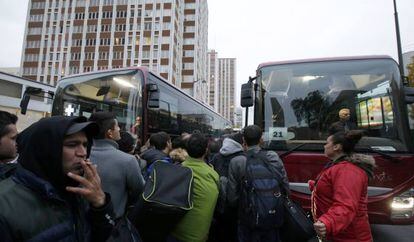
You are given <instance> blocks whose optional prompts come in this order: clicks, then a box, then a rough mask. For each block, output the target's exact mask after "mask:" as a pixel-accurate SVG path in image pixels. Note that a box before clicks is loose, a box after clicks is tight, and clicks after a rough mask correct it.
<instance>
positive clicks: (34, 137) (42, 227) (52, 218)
mask: <svg viewBox="0 0 414 242" xmlns="http://www.w3.org/2000/svg"><path fill="white" fill-rule="evenodd" d="M85 121H86V118H84V117H61V116H56V117H51V118H45V119H42V120H40V121H38V122H36V123H34V124H32V125H31V126H30V127H28V128H27V129H26V130H24V131H23V132H22V133H21V134H20V135H19V138H18V145H19V160H18V163H19V166H18V168H17V170H16V173H15V174H14V175H13V176H11V177H9V178H7V179H6V180H4V181H3V182H1V183H0V241H26V240H30V241H91V240H93V241H103V240H105V238H107V237H108V236H109V234H110V232H111V229H112V227H113V225H112V224H113V217H114V216H113V209H112V204H111V202H110V197H109V195H108V194H106V201H105V205H104V206H103V207H101V208H99V209H95V208H93V207H90V208H88V205H87V203H86V202H85V201H84V200H83V199H82V198H81V197H79V196H77V195H75V194H72V193H69V192H66V190H65V186H66V185H67V184H69V182H70V180H68V179H69V178H66V177H67V176H66V175H65V174H63V169H62V147H63V139H64V138H65V133H66V131H67V130H68V128H69V127H70V126H71V125H72V124H74V123H75V122H85ZM88 140H89V141H91V137H88ZM88 143H89V144H91V142H88ZM89 150H90V147H88V154H89ZM71 185H73V182H72V183H71Z"/></svg>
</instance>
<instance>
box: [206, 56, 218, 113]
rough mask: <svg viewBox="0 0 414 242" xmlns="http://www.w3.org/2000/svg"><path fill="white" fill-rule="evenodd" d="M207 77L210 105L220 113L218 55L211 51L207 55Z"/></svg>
mask: <svg viewBox="0 0 414 242" xmlns="http://www.w3.org/2000/svg"><path fill="white" fill-rule="evenodd" d="M207 76H208V83H209V85H208V90H207V93H208V104H209V105H210V106H211V107H212V108H214V111H216V112H218V105H217V104H218V95H217V94H218V85H217V84H218V53H217V52H216V51H215V50H209V51H208V53H207Z"/></svg>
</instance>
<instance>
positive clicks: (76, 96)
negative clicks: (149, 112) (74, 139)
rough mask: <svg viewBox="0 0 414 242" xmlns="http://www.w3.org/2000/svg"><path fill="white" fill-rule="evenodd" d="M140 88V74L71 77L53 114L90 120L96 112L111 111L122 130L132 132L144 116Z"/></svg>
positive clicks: (61, 87) (59, 93) (61, 89)
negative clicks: (88, 118) (84, 117)
mask: <svg viewBox="0 0 414 242" xmlns="http://www.w3.org/2000/svg"><path fill="white" fill-rule="evenodd" d="M141 85H142V84H141V75H140V74H139V73H137V71H124V72H117V73H116V74H114V73H112V72H106V73H99V74H89V75H83V76H74V77H69V78H67V79H63V80H62V81H61V83H60V85H59V86H58V88H57V91H56V93H57V95H56V98H55V100H54V105H53V110H52V112H53V115H56V114H60V113H62V114H64V115H66V116H74V115H76V116H78V115H82V116H86V117H89V116H90V115H91V114H92V113H93V112H96V111H109V112H113V113H115V114H116V117H117V119H118V122H119V125H120V127H121V129H122V130H127V131H131V130H132V129H133V125H134V124H135V120H136V117H137V116H140V115H141V109H142V103H141V96H142V93H141V92H142V91H141V89H142V88H141ZM137 132H138V131H137Z"/></svg>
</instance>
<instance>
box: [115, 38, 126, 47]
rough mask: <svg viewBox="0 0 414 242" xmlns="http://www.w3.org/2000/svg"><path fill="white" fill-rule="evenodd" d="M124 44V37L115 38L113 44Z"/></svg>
mask: <svg viewBox="0 0 414 242" xmlns="http://www.w3.org/2000/svg"><path fill="white" fill-rule="evenodd" d="M124 44H125V38H115V43H114V45H124Z"/></svg>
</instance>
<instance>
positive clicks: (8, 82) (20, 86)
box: [0, 71, 55, 131]
mask: <svg viewBox="0 0 414 242" xmlns="http://www.w3.org/2000/svg"><path fill="white" fill-rule="evenodd" d="M0 86H1V88H0V110H2V111H7V112H10V113H13V114H15V115H17V116H18V118H19V121H18V122H17V130H18V131H22V130H23V129H25V128H26V127H28V126H29V125H31V124H32V123H34V122H36V121H38V120H39V119H41V118H43V117H47V116H50V110H51V106H52V104H51V103H52V102H51V99H49V98H47V95H46V96H44V95H39V96H31V100H30V102H29V105H28V107H27V112H26V114H25V115H23V114H20V101H21V99H22V97H23V94H24V92H25V90H26V88H27V87H34V88H40V89H42V90H45V91H51V92H54V91H55V88H54V87H53V86H50V85H45V84H41V83H39V82H35V81H32V80H28V79H25V78H21V77H19V76H15V75H12V74H9V73H5V72H1V71H0Z"/></svg>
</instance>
